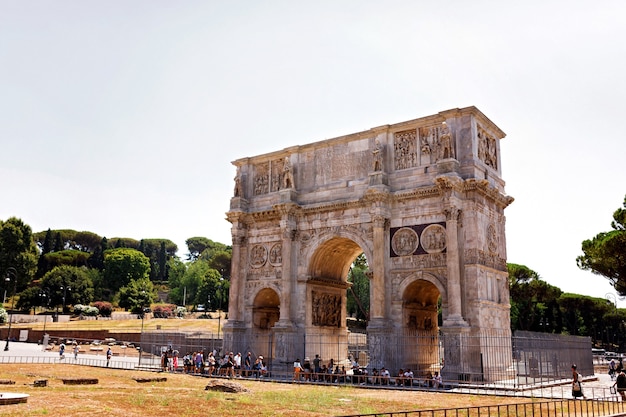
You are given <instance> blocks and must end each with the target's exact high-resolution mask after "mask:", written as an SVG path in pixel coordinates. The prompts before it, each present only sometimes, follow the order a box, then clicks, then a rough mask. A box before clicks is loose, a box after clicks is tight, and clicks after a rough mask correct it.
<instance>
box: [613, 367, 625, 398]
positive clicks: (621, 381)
mask: <svg viewBox="0 0 626 417" xmlns="http://www.w3.org/2000/svg"><path fill="white" fill-rule="evenodd" d="M613 386H614V387H617V392H619V395H620V396H621V397H622V401H626V374H625V373H624V371H622V372H620V373H619V374H618V375H617V378H616V379H615V383H614V384H613Z"/></svg>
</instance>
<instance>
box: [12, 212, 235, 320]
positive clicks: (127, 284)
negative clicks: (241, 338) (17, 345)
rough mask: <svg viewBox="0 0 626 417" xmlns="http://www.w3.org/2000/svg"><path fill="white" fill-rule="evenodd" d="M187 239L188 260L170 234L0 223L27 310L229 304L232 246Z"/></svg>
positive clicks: (166, 310)
mask: <svg viewBox="0 0 626 417" xmlns="http://www.w3.org/2000/svg"><path fill="white" fill-rule="evenodd" d="M185 243H186V244H187V247H188V249H189V253H187V256H186V259H185V262H184V261H183V260H181V259H180V258H179V257H178V256H176V252H177V251H178V247H177V246H176V244H174V243H173V242H172V241H171V240H169V239H141V240H135V239H131V238H112V239H107V238H106V237H102V236H99V235H98V234H96V233H93V232H87V231H76V230H70V229H63V230H51V229H48V230H47V231H42V232H37V233H33V232H32V230H31V228H30V226H28V225H27V224H25V223H24V222H23V221H22V220H21V219H18V218H15V217H12V218H9V219H8V220H6V221H0V271H8V272H7V279H5V280H4V281H3V284H4V287H5V288H4V290H5V291H6V292H5V294H8V295H9V297H10V298H11V299H13V300H17V301H16V302H14V303H13V304H12V305H13V307H14V309H17V310H21V311H28V310H31V309H35V308H36V307H43V308H48V309H53V310H54V309H57V310H59V309H61V310H62V311H64V312H67V311H69V306H75V305H79V306H81V307H82V306H89V305H97V306H99V307H100V308H99V309H98V311H99V314H101V315H103V313H105V314H106V313H107V312H110V311H111V310H112V307H113V306H119V307H122V308H126V309H128V310H130V311H132V312H135V313H140V314H143V312H144V311H145V309H147V308H150V307H151V306H153V305H154V304H160V305H157V306H156V308H157V309H159V311H160V312H161V313H162V314H164V315H168V314H170V313H172V311H173V310H174V306H177V305H178V306H180V305H185V306H193V305H197V304H205V305H207V304H208V308H210V309H215V310H216V309H224V310H227V309H228V289H229V287H230V259H231V255H232V248H231V247H230V246H228V245H226V244H223V243H219V242H214V241H212V240H210V239H208V238H205V237H192V238H189V239H187V240H186V242H185ZM15 280H17V281H15ZM14 291H15V293H16V294H13V292H14ZM3 302H4V300H3ZM153 307H154V306H153ZM85 311H86V312H90V311H94V310H90V309H86V310H85Z"/></svg>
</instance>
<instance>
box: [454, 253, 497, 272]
mask: <svg viewBox="0 0 626 417" xmlns="http://www.w3.org/2000/svg"><path fill="white" fill-rule="evenodd" d="M464 256H465V264H467V265H472V264H477V265H483V266H486V267H489V268H493V269H496V270H498V271H506V270H507V268H506V260H505V259H502V258H500V257H499V256H498V255H497V254H495V253H487V252H485V251H482V250H479V249H466V250H465V255H464Z"/></svg>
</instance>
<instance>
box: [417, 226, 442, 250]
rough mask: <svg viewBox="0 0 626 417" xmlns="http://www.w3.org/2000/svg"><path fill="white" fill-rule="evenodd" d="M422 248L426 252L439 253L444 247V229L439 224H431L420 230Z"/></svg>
mask: <svg viewBox="0 0 626 417" xmlns="http://www.w3.org/2000/svg"><path fill="white" fill-rule="evenodd" d="M421 241H422V248H424V250H425V251H426V252H428V253H440V252H443V250H444V249H445V248H446V229H445V227H443V226H442V225H440V224H431V225H430V226H428V227H426V229H424V231H423V232H422V238H421Z"/></svg>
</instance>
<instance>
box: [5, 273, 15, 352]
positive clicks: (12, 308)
mask: <svg viewBox="0 0 626 417" xmlns="http://www.w3.org/2000/svg"><path fill="white" fill-rule="evenodd" d="M10 275H13V297H15V294H16V292H17V270H16V269H15V268H13V267H9V268H8V269H7V277H6V278H5V279H4V280H5V282H6V283H7V285H8V284H9V283H10V282H11V277H10ZM13 304H15V299H14V301H13ZM13 304H12V305H11V312H10V313H9V332H8V333H7V344H6V345H4V350H5V351H7V350H9V339H10V338H11V322H12V321H13V310H14V308H15V305H13Z"/></svg>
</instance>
